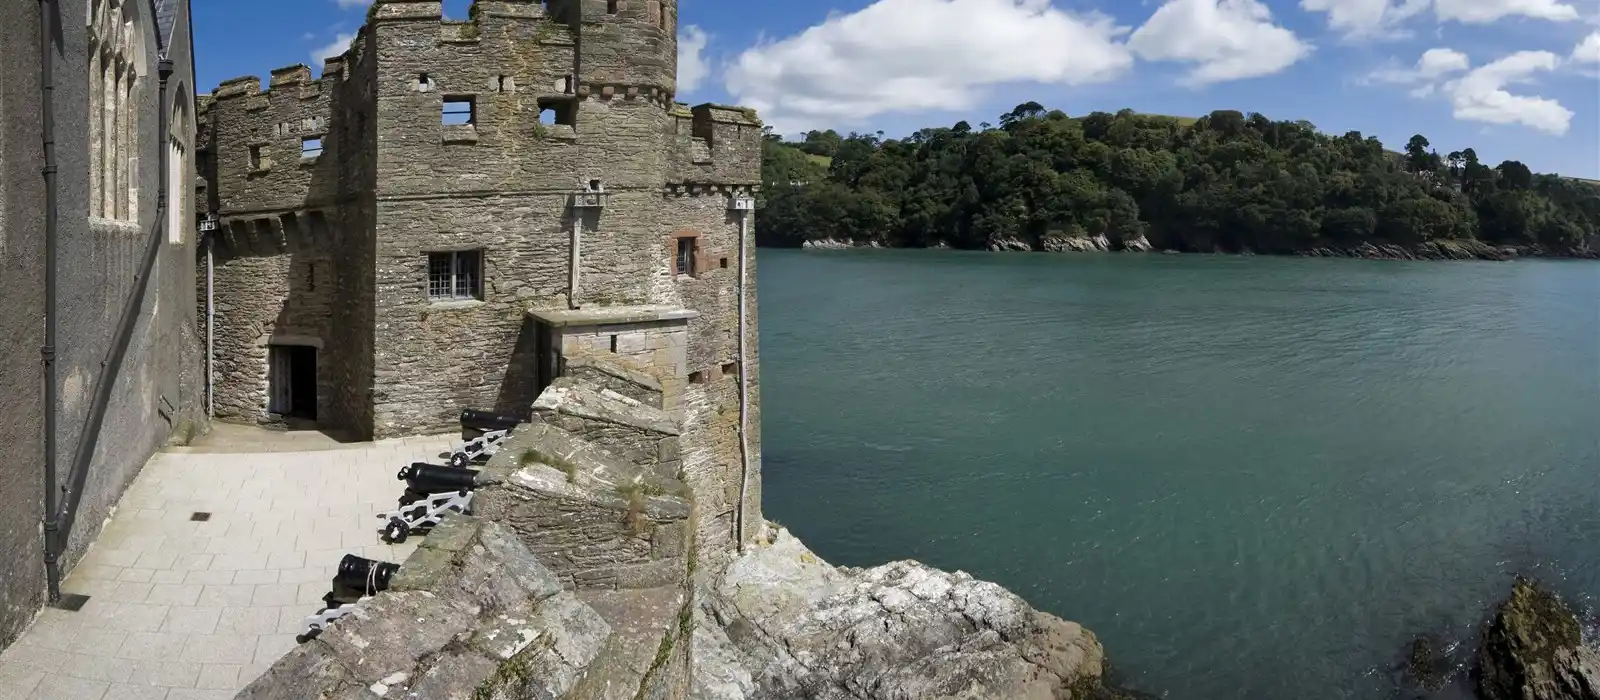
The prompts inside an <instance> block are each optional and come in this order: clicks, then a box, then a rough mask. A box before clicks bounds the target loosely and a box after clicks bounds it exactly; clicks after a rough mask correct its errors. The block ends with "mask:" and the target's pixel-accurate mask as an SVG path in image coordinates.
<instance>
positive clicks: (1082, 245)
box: [800, 236, 1600, 260]
mask: <svg viewBox="0 0 1600 700" xmlns="http://www.w3.org/2000/svg"><path fill="white" fill-rule="evenodd" d="M800 247H801V248H805V249H807V250H848V249H851V248H890V247H893V246H887V245H884V244H882V243H880V242H877V241H864V242H857V241H841V240H832V239H823V240H808V241H805V242H803V243H801V245H800ZM928 247H929V248H939V249H948V248H950V247H951V246H949V245H945V244H935V245H931V246H928ZM986 249H987V250H990V251H995V252H1003V251H1010V252H1044V253H1090V252H1132V253H1163V254H1167V255H1177V254H1192V253H1199V254H1208V255H1255V254H1256V252H1255V251H1252V250H1249V249H1243V250H1224V249H1222V248H1215V249H1212V250H1209V251H1179V250H1173V249H1170V248H1169V249H1165V250H1156V249H1155V247H1154V246H1152V245H1151V244H1150V241H1149V239H1147V238H1145V237H1143V236H1141V237H1139V238H1137V239H1134V240H1132V241H1125V242H1113V241H1112V240H1111V239H1109V238H1107V237H1106V236H1091V237H1087V238H1066V237H1051V236H1047V237H1045V238H1043V239H1040V240H1038V241H1025V240H1022V239H1017V238H1010V239H1001V240H997V241H991V242H990V243H989V245H988V247H987V248H986ZM1281 254H1284V255H1296V256H1300V257H1310V258H1362V259H1366V260H1516V259H1518V258H1583V259H1590V260H1595V259H1600V249H1595V250H1587V249H1584V250H1574V249H1556V250H1551V249H1548V248H1545V247H1543V246H1538V245H1525V246H1492V245H1489V244H1487V243H1484V242H1483V241H1478V240H1473V239H1465V240H1440V241H1428V242H1425V243H1421V244H1417V245H1411V246H1401V245H1395V244H1392V243H1372V242H1363V243H1358V244H1356V245H1353V246H1339V247H1319V248H1308V249H1305V250H1297V251H1293V252H1290V253H1281Z"/></svg>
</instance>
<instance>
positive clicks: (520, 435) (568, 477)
mask: <svg viewBox="0 0 1600 700" xmlns="http://www.w3.org/2000/svg"><path fill="white" fill-rule="evenodd" d="M601 444H604V443H601ZM479 482H480V486H479V488H478V490H477V492H476V494H475V495H474V497H473V512H474V513H475V514H477V515H478V516H480V517H484V518H487V519H491V520H494V521H496V522H500V523H503V524H505V525H506V526H507V527H509V528H511V530H512V531H513V532H516V533H517V535H518V537H520V538H521V539H522V541H523V543H524V544H526V545H527V546H528V548H529V549H530V550H531V551H533V552H534V553H535V554H537V555H538V556H539V558H540V560H541V561H542V562H543V563H544V564H545V565H546V566H548V567H550V568H551V570H552V571H554V572H556V574H557V575H558V576H559V577H561V579H562V582H563V585H566V586H568V587H570V588H577V589H595V588H600V589H617V588H622V589H631V588H652V587H657V586H666V585H672V584H673V583H675V582H681V581H682V580H683V578H684V571H685V569H686V568H687V562H688V556H689V547H690V544H691V540H690V537H691V533H690V532H689V523H690V518H691V513H692V509H691V507H690V503H689V500H688V489H687V488H686V487H685V486H684V485H683V484H682V483H681V482H678V481H677V480H675V479H670V478H662V477H660V476H657V475H655V474H654V472H653V471H652V470H649V469H644V468H640V467H638V466H637V465H633V464H629V463H626V462H621V461H618V460H617V459H616V458H615V456H614V455H613V453H611V452H610V451H608V450H606V449H604V448H600V447H598V446H596V444H595V443H591V442H589V441H586V440H584V439H581V438H580V437H578V436H576V435H573V434H571V433H568V432H566V431H564V430H561V429H559V428H555V427H552V426H549V425H543V424H532V425H528V426H524V427H522V428H519V429H518V430H517V431H516V432H515V433H514V434H513V436H512V437H511V438H510V439H508V440H507V442H506V444H505V445H504V446H502V447H501V450H500V452H499V453H498V454H496V455H495V457H494V458H493V459H492V460H490V463H489V465H488V467H486V468H485V469H484V471H483V473H482V474H481V475H480V477H479Z"/></svg>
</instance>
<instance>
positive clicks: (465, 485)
mask: <svg viewBox="0 0 1600 700" xmlns="http://www.w3.org/2000/svg"><path fill="white" fill-rule="evenodd" d="M477 476H478V472H477V471H476V470H473V469H467V468H465V467H447V466H444V465H439V464H428V463H427V462H414V463H412V465H411V466H409V467H406V468H404V469H401V470H400V479H401V480H402V481H404V482H406V486H407V487H409V489H408V490H411V491H416V492H418V493H444V492H446V491H460V490H462V489H470V488H473V486H474V485H475V484H474V483H473V480H474V479H476V478H477Z"/></svg>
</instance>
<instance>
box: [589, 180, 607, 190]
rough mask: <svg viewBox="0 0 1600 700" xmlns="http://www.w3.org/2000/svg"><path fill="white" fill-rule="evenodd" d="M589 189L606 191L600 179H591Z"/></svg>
mask: <svg viewBox="0 0 1600 700" xmlns="http://www.w3.org/2000/svg"><path fill="white" fill-rule="evenodd" d="M589 191H590V192H604V191H605V187H604V186H602V185H601V184H600V181H599V180H590V181H589Z"/></svg>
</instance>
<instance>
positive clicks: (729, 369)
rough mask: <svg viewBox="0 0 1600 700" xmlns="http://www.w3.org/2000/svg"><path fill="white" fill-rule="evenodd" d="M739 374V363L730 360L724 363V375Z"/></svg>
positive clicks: (733, 375) (732, 375) (734, 375)
mask: <svg viewBox="0 0 1600 700" xmlns="http://www.w3.org/2000/svg"><path fill="white" fill-rule="evenodd" d="M738 375H739V363H737V362H728V363H725V364H723V365H722V376H724V377H736V376H738Z"/></svg>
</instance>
